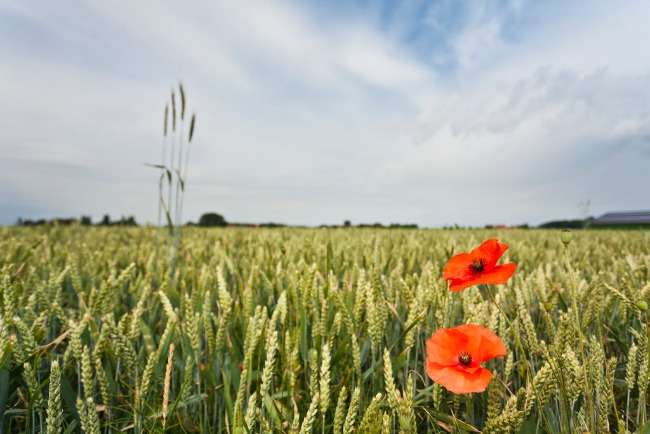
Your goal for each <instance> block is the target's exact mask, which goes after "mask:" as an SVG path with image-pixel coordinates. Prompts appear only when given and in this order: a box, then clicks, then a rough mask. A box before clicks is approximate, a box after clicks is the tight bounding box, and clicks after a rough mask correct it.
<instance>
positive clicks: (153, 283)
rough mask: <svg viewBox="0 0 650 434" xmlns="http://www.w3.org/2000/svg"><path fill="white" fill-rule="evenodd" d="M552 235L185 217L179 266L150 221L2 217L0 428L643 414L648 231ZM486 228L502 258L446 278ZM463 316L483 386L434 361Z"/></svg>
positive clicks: (510, 421)
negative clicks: (499, 352) (496, 279)
mask: <svg viewBox="0 0 650 434" xmlns="http://www.w3.org/2000/svg"><path fill="white" fill-rule="evenodd" d="M560 234H561V233H560V231H550V230H549V231H542V230H502V231H496V230H495V231H487V230H484V231H469V230H454V231H452V230H449V231H443V230H386V229H384V230H378V229H327V230H326V229H249V228H237V229H235V228H224V229H197V228H187V229H183V230H182V235H181V238H180V247H179V250H178V256H177V258H176V266H175V274H174V276H173V278H172V277H171V276H170V268H171V267H170V266H169V265H168V264H170V263H171V261H170V258H168V257H167V256H169V255H165V253H164V249H163V247H164V244H165V242H164V234H163V237H162V238H163V241H162V242H160V243H159V242H158V241H157V232H156V230H155V229H153V228H98V227H89V228H84V227H41V228H17V227H5V228H0V270H1V276H0V277H1V281H0V415H2V416H1V420H0V432H2V433H37V432H47V433H59V432H86V433H109V432H137V433H140V432H162V431H167V432H179V433H180V432H204V433H213V432H217V433H246V432H253V433H266V432H277V433H310V432H311V433H332V432H333V433H341V432H344V433H355V432H369V433H370V432H382V433H393V432H401V433H416V432H457V433H461V432H479V431H481V432H484V433H496V432H504V433H505V432H511V433H516V432H525V433H535V432H538V433H544V432H546V433H560V432H564V433H574V432H578V433H581V432H616V433H625V432H639V433H647V432H650V424H649V423H648V420H647V414H648V409H647V407H648V404H647V403H648V394H647V386H648V377H649V372H650V370H649V357H648V353H649V351H650V346H649V345H648V339H649V336H650V335H649V328H648V316H647V314H648V312H647V311H646V309H647V302H648V299H649V298H650V232H648V231H575V232H574V233H573V240H572V241H571V243H570V244H569V245H568V247H567V248H566V249H565V245H564V244H563V243H562V241H561V238H560ZM490 238H496V239H498V240H499V241H500V242H501V243H505V244H507V245H508V246H509V249H508V250H507V251H506V252H505V254H504V255H503V256H502V257H501V259H500V260H499V263H509V262H514V263H516V265H517V269H516V272H515V273H514V275H513V276H512V278H510V279H509V280H508V281H507V282H506V283H505V284H500V285H490V286H488V287H486V286H485V285H478V286H472V287H470V288H467V289H465V290H463V291H460V292H451V291H449V289H448V282H446V281H445V280H444V279H443V269H444V267H445V265H446V264H447V262H448V261H449V259H450V258H451V257H452V256H453V255H455V254H458V253H461V252H469V251H471V250H473V249H475V248H476V247H478V246H479V245H480V244H481V243H482V242H483V241H485V240H487V239H490ZM159 244H160V245H162V246H161V247H158V245H159ZM492 295H493V298H492V297H491V296H492ZM463 324H477V325H482V326H484V327H486V328H487V329H489V330H491V331H493V332H494V333H496V335H497V336H498V337H499V338H500V339H501V341H502V342H503V344H504V345H505V348H506V355H505V356H502V357H497V358H493V359H492V360H489V361H487V362H485V363H484V364H483V368H486V369H488V370H489V371H491V372H492V374H493V375H494V377H493V378H492V380H491V381H490V383H489V386H488V388H487V390H486V391H485V392H481V393H478V392H476V393H467V394H455V393H452V392H450V391H448V390H447V389H446V388H445V387H443V386H441V385H440V384H437V383H434V382H433V381H432V380H431V378H430V377H429V376H428V375H427V372H426V359H427V350H426V347H427V346H426V342H427V340H428V339H429V338H430V337H431V336H432V335H433V334H434V333H435V332H436V331H437V330H440V329H442V328H452V327H456V326H460V325H463ZM644 424H645V427H644Z"/></svg>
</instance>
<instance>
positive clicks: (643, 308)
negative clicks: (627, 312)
mask: <svg viewBox="0 0 650 434" xmlns="http://www.w3.org/2000/svg"><path fill="white" fill-rule="evenodd" d="M636 307H638V308H639V310H640V311H641V312H645V311H646V310H648V303H647V302H646V301H644V300H641V301H638V302H637V303H636Z"/></svg>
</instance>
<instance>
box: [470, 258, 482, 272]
mask: <svg viewBox="0 0 650 434" xmlns="http://www.w3.org/2000/svg"><path fill="white" fill-rule="evenodd" d="M467 268H469V271H471V272H472V274H478V273H482V272H483V269H484V268H485V259H483V258H481V259H474V260H473V261H472V263H471V264H469V265H468V266H467Z"/></svg>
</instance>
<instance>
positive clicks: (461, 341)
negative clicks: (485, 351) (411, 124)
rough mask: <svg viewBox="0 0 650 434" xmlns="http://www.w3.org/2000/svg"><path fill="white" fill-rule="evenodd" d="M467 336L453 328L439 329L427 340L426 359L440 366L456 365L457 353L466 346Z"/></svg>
mask: <svg viewBox="0 0 650 434" xmlns="http://www.w3.org/2000/svg"><path fill="white" fill-rule="evenodd" d="M467 341H468V336H467V335H466V334H464V333H462V332H461V331H459V330H457V328H454V329H444V328H443V329H439V330H438V331H436V332H435V333H434V334H433V336H431V338H429V340H427V361H432V362H435V363H437V364H439V365H442V366H456V365H458V355H459V354H460V353H461V351H462V349H463V348H465V347H466V346H467Z"/></svg>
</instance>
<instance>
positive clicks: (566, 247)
mask: <svg viewBox="0 0 650 434" xmlns="http://www.w3.org/2000/svg"><path fill="white" fill-rule="evenodd" d="M564 258H565V260H566V266H567V270H568V272H569V284H570V286H571V298H572V299H573V310H574V312H573V313H574V315H575V326H576V328H577V329H578V343H579V344H580V355H581V356H582V361H583V362H582V363H583V364H584V363H585V361H586V360H587V358H586V357H587V356H586V353H585V345H584V342H583V340H582V330H580V324H581V321H580V312H579V311H578V296H577V295H576V286H575V280H574V278H573V268H571V261H569V245H568V244H565V245H564ZM598 335H599V338H600V342H603V336H602V334H601V332H600V327H598ZM583 378H584V383H585V384H584V386H585V395H586V397H587V402H588V403H589V413H590V416H589V428H590V430H591V431H592V432H595V431H596V425H597V424H598V422H597V421H598V415H597V414H596V411H595V409H594V404H593V400H592V399H591V398H592V397H591V393H590V391H589V381H588V380H587V376H586V375H583ZM614 411H616V406H614ZM617 419H618V415H617Z"/></svg>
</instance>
